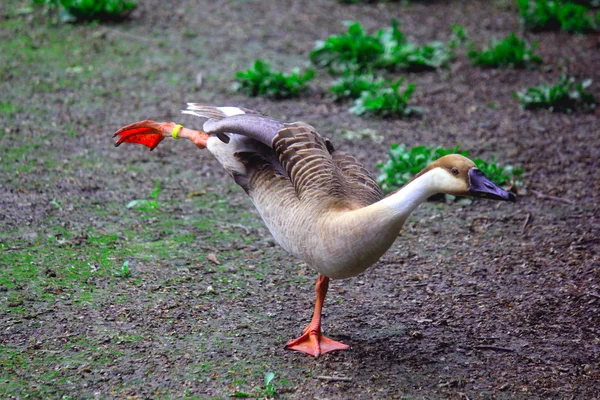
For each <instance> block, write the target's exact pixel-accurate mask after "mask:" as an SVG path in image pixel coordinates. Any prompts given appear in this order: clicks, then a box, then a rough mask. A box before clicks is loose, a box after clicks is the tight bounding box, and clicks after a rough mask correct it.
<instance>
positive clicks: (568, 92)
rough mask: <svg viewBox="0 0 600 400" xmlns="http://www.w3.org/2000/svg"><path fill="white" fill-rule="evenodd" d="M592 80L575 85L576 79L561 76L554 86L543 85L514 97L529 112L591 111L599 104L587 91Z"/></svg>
mask: <svg viewBox="0 0 600 400" xmlns="http://www.w3.org/2000/svg"><path fill="white" fill-rule="evenodd" d="M591 84H592V81H591V79H587V80H584V81H583V82H580V83H577V84H576V83H575V78H573V77H567V76H565V75H561V76H560V77H559V79H558V81H557V82H556V83H555V84H553V85H549V84H542V85H540V86H538V87H533V88H528V89H525V90H522V91H520V92H517V93H515V94H514V97H515V98H517V99H519V100H520V101H521V105H522V106H523V108H525V109H528V110H535V109H547V110H550V111H553V112H571V111H574V110H576V109H591V108H595V107H596V105H597V104H598V101H597V100H596V98H595V97H594V96H593V95H592V94H591V93H588V92H586V91H585V89H586V88H588V87H589V86H590V85H591Z"/></svg>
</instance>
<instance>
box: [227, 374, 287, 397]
mask: <svg viewBox="0 0 600 400" xmlns="http://www.w3.org/2000/svg"><path fill="white" fill-rule="evenodd" d="M274 378H275V374H274V373H273V372H267V373H265V377H264V382H265V387H264V388H260V387H258V386H256V387H255V388H254V392H252V393H246V392H235V393H234V394H233V396H232V397H238V398H263V399H264V398H273V397H275V396H277V388H276V387H275V385H274V384H273V383H272V381H273V379H274Z"/></svg>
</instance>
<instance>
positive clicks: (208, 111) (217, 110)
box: [181, 103, 263, 121]
mask: <svg viewBox="0 0 600 400" xmlns="http://www.w3.org/2000/svg"><path fill="white" fill-rule="evenodd" d="M181 113H182V114H189V115H193V116H196V117H200V118H208V119H213V120H215V121H220V120H222V119H223V118H226V117H231V116H233V115H241V114H254V115H263V114H262V113H259V112H258V111H253V110H249V109H247V108H243V107H215V106H208V105H206V104H200V103H187V108H186V109H185V110H182V111H181Z"/></svg>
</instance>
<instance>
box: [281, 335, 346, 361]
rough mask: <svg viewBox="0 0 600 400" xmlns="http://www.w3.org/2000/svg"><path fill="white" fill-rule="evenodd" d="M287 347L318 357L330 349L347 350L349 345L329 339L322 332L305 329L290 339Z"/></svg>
mask: <svg viewBox="0 0 600 400" xmlns="http://www.w3.org/2000/svg"><path fill="white" fill-rule="evenodd" d="M285 347H286V348H287V349H290V350H294V351H299V352H302V353H305V354H309V355H311V356H313V357H318V356H320V355H321V354H325V353H329V352H330V351H336V350H347V349H348V347H349V346H348V345H347V344H344V343H341V342H337V341H335V340H332V339H329V338H328V337H325V336H323V335H322V334H321V332H318V331H314V330H312V329H305V330H304V333H303V334H302V336H300V337H299V338H297V339H292V340H290V341H289V342H288V343H287V344H286V345H285Z"/></svg>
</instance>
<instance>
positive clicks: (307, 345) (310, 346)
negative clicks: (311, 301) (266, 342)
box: [285, 275, 348, 357]
mask: <svg viewBox="0 0 600 400" xmlns="http://www.w3.org/2000/svg"><path fill="white" fill-rule="evenodd" d="M328 288H329V278H328V277H326V276H325V275H319V277H318V278H317V284H316V287H315V289H316V292H317V301H316V302H315V311H314V314H313V317H312V320H311V321H310V324H308V326H307V327H306V328H305V329H304V331H302V336H300V337H299V338H297V339H292V340H290V341H289V342H288V343H287V344H286V345H285V347H286V348H288V349H290V350H295V351H300V352H302V353H306V354H310V355H311V356H315V357H318V356H319V355H321V354H325V353H328V352H330V351H334V350H346V349H347V348H348V345H345V344H344V343H340V342H336V341H335V340H331V339H329V338H326V337H325V336H323V335H322V334H321V310H322V309H323V301H324V300H325V296H326V295H327V289H328Z"/></svg>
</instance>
